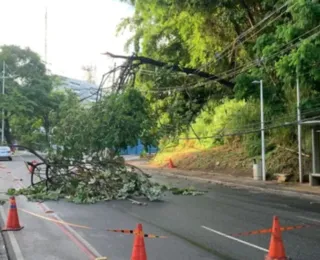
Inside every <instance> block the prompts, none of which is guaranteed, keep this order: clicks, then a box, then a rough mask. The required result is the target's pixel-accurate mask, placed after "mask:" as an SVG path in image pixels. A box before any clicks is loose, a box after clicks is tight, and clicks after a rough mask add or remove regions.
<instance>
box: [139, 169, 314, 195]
mask: <svg viewBox="0 0 320 260" xmlns="http://www.w3.org/2000/svg"><path fill="white" fill-rule="evenodd" d="M144 170H145V171H148V170H149V171H156V170H154V169H144ZM150 174H151V175H164V176H169V177H175V178H179V179H187V180H192V181H198V182H210V183H214V184H218V185H223V186H227V187H230V188H238V189H245V190H255V191H261V192H265V193H272V194H280V195H284V196H288V197H298V198H306V199H311V200H315V201H320V195H318V194H313V193H308V192H299V191H291V190H286V189H274V188H269V187H259V186H254V185H247V184H241V183H234V182H230V181H221V180H214V179H206V178H200V177H193V176H185V175H181V174H172V173H167V172H158V173H150Z"/></svg>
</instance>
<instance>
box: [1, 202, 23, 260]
mask: <svg viewBox="0 0 320 260" xmlns="http://www.w3.org/2000/svg"><path fill="white" fill-rule="evenodd" d="M0 214H1V217H2V219H3V221H6V213H5V212H4V209H3V206H1V207H0ZM7 234H8V236H9V240H10V243H11V246H12V249H13V253H14V254H15V256H16V259H17V260H24V257H23V255H22V252H21V249H20V246H19V244H18V241H17V239H16V237H15V236H14V235H13V231H7Z"/></svg>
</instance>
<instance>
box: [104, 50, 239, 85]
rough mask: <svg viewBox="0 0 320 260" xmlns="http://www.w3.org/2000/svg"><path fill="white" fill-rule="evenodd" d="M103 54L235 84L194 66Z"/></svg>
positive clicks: (226, 83)
mask: <svg viewBox="0 0 320 260" xmlns="http://www.w3.org/2000/svg"><path fill="white" fill-rule="evenodd" d="M103 54H104V55H108V56H110V57H111V58H115V59H126V60H128V61H139V62H140V64H149V65H154V66H157V67H168V68H169V69H172V70H173V71H176V72H184V73H186V74H192V75H197V76H199V77H201V78H206V79H210V80H216V81H217V82H219V83H220V84H222V85H224V86H226V87H228V88H229V89H232V90H233V88H234V86H235V84H234V83H233V82H230V81H228V80H225V79H222V78H220V77H218V76H216V75H213V74H210V73H207V72H204V71H200V70H198V69H194V68H183V67H180V66H179V65H177V64H173V65H170V64H168V63H165V62H162V61H158V60H154V59H151V58H147V57H143V56H123V55H116V54H112V53H110V52H106V53H103Z"/></svg>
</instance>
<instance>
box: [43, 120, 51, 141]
mask: <svg viewBox="0 0 320 260" xmlns="http://www.w3.org/2000/svg"><path fill="white" fill-rule="evenodd" d="M43 127H44V131H45V135H46V142H47V145H48V146H49V145H50V137H49V136H50V122H49V118H48V116H47V115H45V116H44V117H43Z"/></svg>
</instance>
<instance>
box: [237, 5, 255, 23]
mask: <svg viewBox="0 0 320 260" xmlns="http://www.w3.org/2000/svg"><path fill="white" fill-rule="evenodd" d="M240 3H241V5H242V7H243V8H244V9H245V10H246V12H247V18H248V21H249V23H250V25H251V27H253V26H254V24H255V22H254V18H253V15H252V13H251V10H250V8H249V6H248V5H247V3H246V2H245V0H240Z"/></svg>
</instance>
